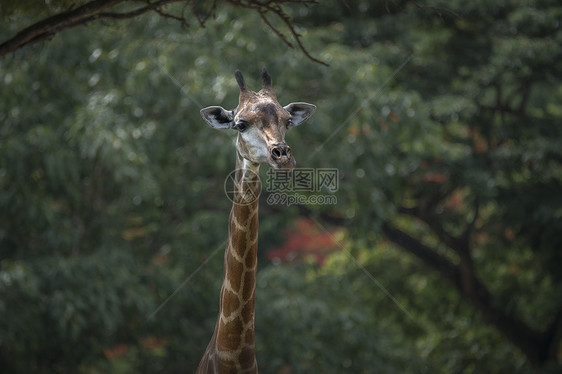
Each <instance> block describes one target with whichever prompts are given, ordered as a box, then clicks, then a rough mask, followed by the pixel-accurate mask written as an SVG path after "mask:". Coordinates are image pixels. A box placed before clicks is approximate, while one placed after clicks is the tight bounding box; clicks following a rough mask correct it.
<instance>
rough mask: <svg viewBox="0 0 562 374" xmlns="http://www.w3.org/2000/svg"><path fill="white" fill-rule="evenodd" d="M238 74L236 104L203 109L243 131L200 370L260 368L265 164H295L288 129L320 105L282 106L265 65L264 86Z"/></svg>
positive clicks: (216, 122) (221, 125)
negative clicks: (257, 339)
mask: <svg viewBox="0 0 562 374" xmlns="http://www.w3.org/2000/svg"><path fill="white" fill-rule="evenodd" d="M234 76H235V78H236V82H237V83H238V86H239V88H240V96H239V103H238V106H237V107H236V109H234V110H226V109H224V108H222V107H220V106H211V107H208V108H204V109H201V116H202V117H203V119H204V120H205V121H206V122H207V123H208V124H209V125H210V126H211V127H213V128H215V129H219V130H224V129H234V130H236V131H237V132H238V136H237V139H236V169H235V170H236V172H235V176H234V186H235V188H234V196H233V199H232V200H233V204H232V209H231V211H230V216H229V220H228V244H227V246H226V250H225V255H224V268H223V281H222V286H221V291H220V302H219V315H218V318H217V322H216V325H215V330H214V333H213V336H212V338H211V341H210V342H209V345H208V346H207V349H206V350H205V353H204V354H203V358H202V359H201V362H200V363H199V367H198V368H197V374H203V373H205V374H207V373H257V372H258V367H257V361H256V355H255V351H254V336H255V330H254V306H255V290H256V270H257V249H258V197H259V193H260V190H261V186H260V180H259V176H258V175H259V174H258V173H259V167H260V164H262V163H265V164H268V165H270V166H271V167H272V168H273V169H284V170H291V169H292V168H294V166H295V158H294V157H293V154H292V153H291V148H290V147H289V146H288V145H287V143H285V132H286V131H287V129H289V128H291V127H294V126H298V125H300V124H301V123H303V122H304V121H305V120H306V119H308V118H309V117H310V116H311V115H312V114H313V113H314V111H315V110H316V107H315V106H314V105H312V104H308V103H304V102H295V103H291V104H289V105H286V106H284V107H283V106H281V105H280V104H279V102H278V101H277V97H276V96H275V93H274V91H273V88H272V83H271V77H270V75H269V73H268V72H267V70H266V69H265V68H264V69H263V70H262V88H261V90H260V91H259V92H254V91H252V90H250V89H248V88H247V87H246V83H245V81H244V77H243V76H242V73H241V72H240V71H239V70H237V71H236V72H235V73H234Z"/></svg>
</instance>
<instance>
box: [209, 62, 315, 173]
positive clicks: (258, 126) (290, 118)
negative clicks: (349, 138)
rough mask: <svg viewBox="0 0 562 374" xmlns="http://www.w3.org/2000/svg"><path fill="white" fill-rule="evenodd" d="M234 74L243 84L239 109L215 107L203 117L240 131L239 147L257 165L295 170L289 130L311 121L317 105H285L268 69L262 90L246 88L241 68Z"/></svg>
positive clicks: (219, 125)
mask: <svg viewBox="0 0 562 374" xmlns="http://www.w3.org/2000/svg"><path fill="white" fill-rule="evenodd" d="M234 76H235V78H236V82H238V86H239V87H240V98H239V102H238V106H237V107H236V109H234V110H226V109H224V108H223V107H220V106H211V107H208V108H204V109H201V116H203V119H204V120H205V121H206V122H207V123H208V124H209V125H210V126H211V127H213V128H215V129H219V130H224V129H234V130H236V131H238V138H237V140H236V149H237V151H238V153H239V154H240V155H241V156H242V157H243V158H244V159H246V160H248V161H250V162H252V163H254V164H261V163H267V164H269V165H270V166H271V167H272V168H274V169H292V168H293V167H294V166H295V158H294V157H293V154H292V153H291V148H290V147H289V146H288V145H287V143H285V132H286V131H287V130H288V129H289V128H291V127H294V126H298V125H300V124H301V123H303V122H304V121H305V120H307V119H308V118H309V117H310V116H311V115H312V114H313V113H314V111H315V110H316V106H314V105H312V104H308V103H302V102H296V103H291V104H288V105H286V106H284V107H283V106H281V105H280V104H279V102H278V101H277V97H276V96H275V92H273V88H272V86H271V77H270V76H269V73H268V72H267V70H266V69H265V68H264V69H263V70H262V89H261V90H260V91H259V92H254V91H252V90H250V89H248V88H247V87H246V83H245V82H244V77H243V76H242V73H240V71H238V70H237V71H236V72H235V73H234Z"/></svg>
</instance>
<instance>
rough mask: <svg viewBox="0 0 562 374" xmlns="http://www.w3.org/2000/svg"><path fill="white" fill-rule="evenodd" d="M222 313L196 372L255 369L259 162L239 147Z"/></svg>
mask: <svg viewBox="0 0 562 374" xmlns="http://www.w3.org/2000/svg"><path fill="white" fill-rule="evenodd" d="M236 170H237V172H236V176H235V193H234V199H233V204H232V209H231V211H230V216H229V220H228V244H227V247H226V251H225V255H224V270H223V282H222V287H221V293H220V308H219V317H218V319H217V323H216V326H215V332H214V334H213V337H212V339H211V342H210V343H209V346H208V347H207V351H206V352H205V356H204V357H203V359H202V360H201V363H200V364H199V369H198V370H197V373H257V362H256V356H255V352H254V305H255V288H256V270H257V249H258V199H257V196H259V191H260V181H259V179H258V178H257V175H258V172H259V164H252V163H250V162H249V161H247V160H245V159H243V158H242V157H241V156H240V154H238V152H237V158H236Z"/></svg>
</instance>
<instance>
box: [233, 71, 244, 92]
mask: <svg viewBox="0 0 562 374" xmlns="http://www.w3.org/2000/svg"><path fill="white" fill-rule="evenodd" d="M234 77H235V78H236V82H237V83H238V86H239V87H240V91H242V92H243V91H246V82H245V81H244V76H242V73H241V72H240V70H236V71H235V72H234Z"/></svg>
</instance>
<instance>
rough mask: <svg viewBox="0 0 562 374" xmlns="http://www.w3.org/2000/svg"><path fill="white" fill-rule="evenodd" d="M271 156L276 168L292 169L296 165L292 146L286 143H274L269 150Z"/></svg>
mask: <svg viewBox="0 0 562 374" xmlns="http://www.w3.org/2000/svg"><path fill="white" fill-rule="evenodd" d="M269 157H270V160H271V161H272V162H271V163H272V166H273V167H274V168H277V169H292V168H293V167H294V166H295V159H294V158H293V154H292V153H291V147H289V146H288V145H287V144H285V143H278V144H273V145H272V146H271V147H270V150H269Z"/></svg>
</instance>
